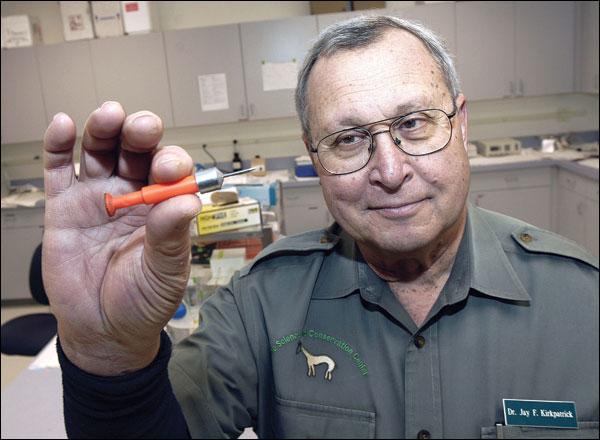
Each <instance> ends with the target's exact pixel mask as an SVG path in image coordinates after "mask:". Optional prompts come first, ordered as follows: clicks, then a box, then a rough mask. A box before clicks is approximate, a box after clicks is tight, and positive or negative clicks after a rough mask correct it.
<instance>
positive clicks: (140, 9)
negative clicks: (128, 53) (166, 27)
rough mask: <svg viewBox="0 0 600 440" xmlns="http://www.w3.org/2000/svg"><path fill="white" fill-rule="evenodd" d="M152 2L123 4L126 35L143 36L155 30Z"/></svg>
mask: <svg viewBox="0 0 600 440" xmlns="http://www.w3.org/2000/svg"><path fill="white" fill-rule="evenodd" d="M149 3H150V2H147V1H146V2H121V13H122V16H123V29H125V33H126V34H142V33H148V32H151V31H152V30H153V22H152V15H151V10H150V4H149Z"/></svg>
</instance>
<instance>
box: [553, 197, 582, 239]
mask: <svg viewBox="0 0 600 440" xmlns="http://www.w3.org/2000/svg"><path fill="white" fill-rule="evenodd" d="M558 204H559V206H558V209H559V213H558V228H557V231H558V233H559V234H560V235H562V236H563V237H566V238H568V239H570V240H573V241H575V242H577V243H579V244H580V245H582V246H585V242H586V240H585V236H586V233H585V217H584V214H585V211H586V200H585V199H584V198H583V197H582V196H580V195H579V194H577V193H576V192H573V191H571V190H569V189H567V188H564V187H562V186H559V187H558Z"/></svg>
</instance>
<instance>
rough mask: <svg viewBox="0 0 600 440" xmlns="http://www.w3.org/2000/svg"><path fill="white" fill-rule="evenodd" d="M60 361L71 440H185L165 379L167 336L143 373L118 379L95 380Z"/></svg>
mask: <svg viewBox="0 0 600 440" xmlns="http://www.w3.org/2000/svg"><path fill="white" fill-rule="evenodd" d="M57 349H58V357H59V361H60V365H61V368H62V377H63V390H64V396H63V402H64V415H65V426H66V429H67V434H68V436H69V437H70V438H74V437H75V438H89V437H95V438H102V437H104V438H126V437H152V438H167V437H172V438H189V433H188V429H187V425H186V422H185V419H184V417H183V414H182V412H181V408H180V406H179V403H178V402H177V400H176V399H175V396H174V394H173V391H172V388H171V383H170V381H169V377H168V374H167V364H168V362H169V358H170V356H171V343H170V340H169V338H168V336H167V335H166V334H165V333H164V332H163V333H162V334H161V345H160V350H159V352H158V355H157V356H156V358H155V359H154V361H153V362H152V363H151V364H150V365H148V366H147V367H146V368H144V369H142V370H140V371H137V372H134V373H130V374H125V375H122V376H117V377H102V376H95V375H92V374H89V373H86V372H85V371H83V370H80V369H79V368H78V367H77V366H75V365H74V364H73V363H71V362H70V360H69V359H68V358H67V357H66V356H65V354H64V352H63V350H62V348H61V346H60V341H59V343H58V347H57Z"/></svg>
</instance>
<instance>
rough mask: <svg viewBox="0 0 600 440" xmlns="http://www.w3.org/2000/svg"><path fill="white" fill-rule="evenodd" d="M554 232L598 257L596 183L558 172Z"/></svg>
mask: <svg viewBox="0 0 600 440" xmlns="http://www.w3.org/2000/svg"><path fill="white" fill-rule="evenodd" d="M557 199H558V202H557V204H558V212H557V219H558V225H557V232H558V233H559V234H560V235H563V236H565V237H567V238H570V239H571V240H573V241H575V242H577V243H579V244H580V245H581V246H583V247H584V248H586V249H588V250H589V251H590V252H591V253H592V254H594V255H595V256H598V239H599V237H598V183H597V182H594V181H592V180H591V179H588V178H586V177H582V176H578V175H576V174H574V173H572V172H570V171H567V170H563V169H560V170H558V197H557Z"/></svg>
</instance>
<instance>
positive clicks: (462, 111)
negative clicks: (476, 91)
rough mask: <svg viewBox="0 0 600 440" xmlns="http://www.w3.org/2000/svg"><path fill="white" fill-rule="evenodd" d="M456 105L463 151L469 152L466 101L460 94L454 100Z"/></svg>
mask: <svg viewBox="0 0 600 440" xmlns="http://www.w3.org/2000/svg"><path fill="white" fill-rule="evenodd" d="M456 101H457V104H458V116H459V118H458V120H459V121H460V132H461V135H462V141H463V144H464V147H465V151H469V148H468V143H469V130H468V127H469V114H468V112H467V99H466V98H465V95H463V94H462V93H461V94H459V95H458V98H457V99H456Z"/></svg>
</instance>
